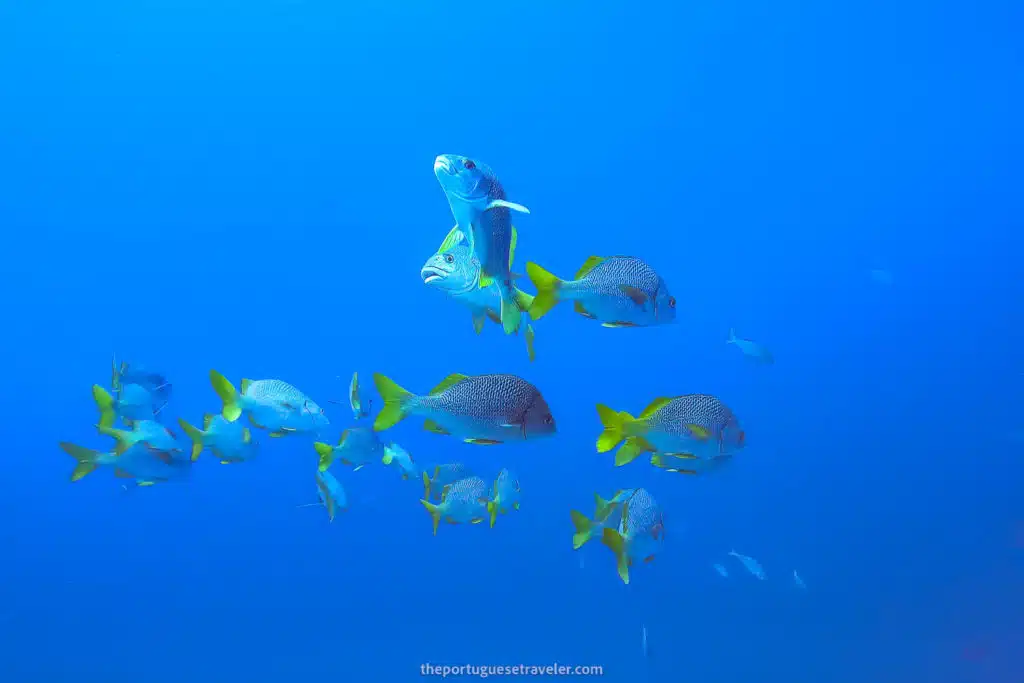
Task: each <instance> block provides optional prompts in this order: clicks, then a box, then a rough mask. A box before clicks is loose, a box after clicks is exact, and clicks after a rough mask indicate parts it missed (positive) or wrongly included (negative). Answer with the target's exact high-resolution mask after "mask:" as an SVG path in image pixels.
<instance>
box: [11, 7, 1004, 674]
mask: <svg viewBox="0 0 1024 683" xmlns="http://www.w3.org/2000/svg"><path fill="white" fill-rule="evenodd" d="M1022 25H1024V8H1022V6H1021V5H1020V4H1019V3H1011V2H980V3H966V2H959V3H952V2H938V3H936V2H922V1H918V0H911V1H903V2H898V3H883V2H878V1H877V0H867V1H866V2H864V1H860V2H850V1H848V0H841V1H840V2H829V3H802V2H792V1H788V0H784V1H783V2H775V3H754V2H733V1H728V0H727V1H726V2H715V3H623V2H607V3H584V2H537V1H536V0H534V1H532V2H518V3H479V2H477V3H469V2H453V1H447V2H429V3H428V2H410V1H409V0H405V1H401V2H398V1H385V0H382V1H378V2H373V3H370V2H322V1H317V2H303V1H301V0H291V1H284V0H275V1H270V0H252V1H250V2H227V1H223V2H210V1H206V2H195V1H192V0H179V1H176V2H168V1H157V0H149V1H140V0H133V1H132V2H114V1H110V0H98V1H97V2H92V3H85V2H47V1H45V0H42V1H40V2H34V3H24V2H16V1H13V0H7V1H6V2H2V3H0V226H2V229H3V234H4V246H3V247H2V248H0V292H2V296H3V300H4V306H5V309H6V310H5V315H4V322H3V331H2V334H0V349H2V351H3V354H2V359H3V362H4V370H3V378H4V379H3V385H4V391H2V392H0V408H2V413H0V414H2V419H0V432H2V435H3V450H4V456H3V459H4V462H5V466H4V468H3V475H2V479H0V481H2V484H0V492H2V495H0V548H2V555H0V557H2V561H0V654H2V657H0V679H2V680H4V681H11V682H12V683H13V682H17V683H22V682H24V683H35V682H37V681H48V682H49V681H97V682H98V681H104V682H108V683H118V682H119V681H132V682H133V683H134V682H145V683H163V682H169V681H181V680H189V681H193V682H195V683H201V682H202V683H205V682H207V681H211V682H212V681H225V680H247V681H258V682H263V681H268V682H269V681H288V680H298V679H300V678H301V677H314V676H316V677H321V676H332V677H334V679H335V680H344V681H381V682H384V681H388V682H390V681H395V682H403V681H414V680H419V678H420V674H419V667H420V665H421V664H422V663H426V662H431V663H434V664H461V663H473V664H516V663H523V664H538V665H546V664H549V663H552V662H555V661H557V662H560V663H563V664H570V665H576V664H583V665H601V666H603V667H604V669H605V675H604V677H603V680H606V681H609V682H612V681H614V682H616V683H618V682H625V681H629V682H634V681H658V682H662V681H664V682H673V683H674V682H677V681H683V680H685V681H694V682H701V683H703V682H708V683H714V682H733V681H751V682H752V681H767V680H771V681H776V680H777V681H787V683H804V682H806V683H810V682H812V681H813V682H815V683H818V682H828V683H847V682H851V683H852V682H854V681H857V682H860V681H866V680H870V681H877V682H882V683H885V682H888V681H929V682H935V683H960V682H971V683H973V682H975V681H977V682H983V681H984V682H987V681H992V682H996V683H1001V682H1007V683H1009V682H1012V681H1020V680H1024V655H1022V654H1021V653H1022V652H1024V610H1022V609H1021V607H1022V605H1024V538H1022V536H1024V527H1022V526H1021V525H1022V524H1024V522H1022V520H1024V504H1022V502H1021V495H1020V492H1021V488H1022V483H1024V465H1022V463H1021V453H1022V450H1024V417H1022V415H1021V404H1022V390H1021V383H1022V381H1024V355H1022V352H1021V348H1022V344H1024V334H1022V331H1021V330H1022V327H1021V312H1022V310H1024V308H1022V302H1024V278H1022V277H1021V275H1020V263H1019V261H1020V253H1021V246H1022V244H1021V242H1022V238H1021V227H1022V218H1024V197H1022V194H1021V191H1020V188H1021V179H1022V170H1024V169H1022V167H1021V161H1020V160H1021V155H1022V152H1024V134H1022V132H1021V128H1020V121H1021V120H1022V118H1021V117H1022V114H1024V106H1022V97H1024V95H1022V93H1024V90H1022V86H1024V70H1022V65H1024V54H1022V52H1024V47H1022V43H1021V41H1020V27H1021V26H1022ZM446 152H450V153H457V154H466V155H470V156H473V157H475V158H478V159H482V160H484V161H486V162H487V163H488V164H489V165H490V166H492V167H493V168H494V169H495V170H496V171H497V173H498V174H499V176H500V177H501V178H502V180H503V182H504V184H505V186H506V189H507V191H508V194H509V198H510V199H511V200H513V201H517V202H521V203H523V204H525V205H527V206H528V207H529V208H530V209H531V211H532V213H531V215H529V216H523V217H517V219H516V225H517V227H518V230H519V247H518V252H517V259H516V261H517V262H516V270H517V271H518V272H522V271H523V263H525V261H526V260H533V261H536V262H538V263H540V264H541V265H543V266H544V267H546V268H548V269H550V270H552V271H553V272H555V273H557V274H561V275H563V276H568V275H571V274H572V273H573V272H575V270H576V269H577V268H578V267H579V265H580V264H582V263H583V261H584V260H585V259H586V257H588V256H590V255H591V254H599V255H609V254H633V255H637V256H640V257H642V258H644V259H646V260H648V261H649V262H650V263H651V264H652V265H654V266H655V267H656V268H657V269H658V270H659V272H660V273H661V274H662V275H663V276H664V277H665V278H666V280H667V281H668V283H669V287H670V288H671V291H672V293H673V294H674V295H675V296H676V297H677V298H678V300H679V311H680V315H679V318H678V322H677V323H676V324H675V325H673V326H671V327H655V328H646V329H624V330H622V329H616V330H612V329H605V328H602V327H600V326H598V325H596V324H594V323H592V322H591V321H587V320H584V319H582V318H580V317H578V316H575V315H573V314H572V312H571V311H570V310H567V309H568V306H566V307H564V308H563V307H559V309H557V310H556V311H555V312H554V313H552V314H551V315H549V316H548V317H547V318H545V319H544V320H542V321H540V322H538V323H537V324H536V330H537V342H536V344H537V353H538V358H537V361H536V362H535V363H533V364H531V363H529V362H528V359H527V357H526V353H525V351H524V348H523V344H522V340H521V339H518V338H515V337H508V338H504V337H503V336H502V335H501V333H500V330H499V328H498V327H497V326H494V325H488V327H487V329H486V330H485V331H484V333H483V334H482V335H480V336H479V337H477V336H476V335H475V334H474V332H473V329H472V325H471V323H470V316H469V313H468V311H467V310H465V309H463V308H461V307H460V306H459V305H458V304H456V303H454V302H450V301H446V300H445V299H444V297H443V296H441V295H440V294H438V293H437V292H432V291H429V290H428V289H427V288H426V287H424V286H423V284H422V283H421V282H420V280H419V276H418V271H419V268H420V266H421V265H422V264H423V262H424V261H425V260H426V258H427V257H428V256H430V255H431V254H432V253H433V252H434V250H435V249H436V248H437V247H438V245H439V244H440V242H441V240H442V239H443V237H444V236H445V234H446V232H447V231H448V230H449V228H450V227H451V226H452V224H453V221H452V217H451V214H450V211H449V208H448V205H447V203H446V201H445V198H444V195H443V194H442V192H441V191H440V188H439V186H438V184H437V182H436V180H435V179H434V178H433V175H432V171H431V165H432V162H433V159H434V157H435V156H436V155H437V154H440V153H446ZM873 269H875V270H884V271H886V272H888V273H891V276H892V282H891V283H889V284H886V283H885V282H882V281H879V279H878V278H873V277H872V273H871V271H872V270H873ZM730 327H735V328H736V331H737V333H738V334H740V335H742V336H746V337H750V338H753V339H756V340H757V341H759V342H761V343H762V344H764V345H765V346H767V347H768V348H769V349H771V351H772V352H773V353H774V355H775V357H776V359H777V362H776V363H775V365H773V366H759V365H756V364H754V363H751V362H748V361H749V359H747V358H744V357H743V356H742V355H741V354H740V353H739V352H738V350H737V349H736V348H735V347H732V346H727V345H726V344H725V343H724V342H725V339H726V336H727V334H728V331H729V328H730ZM113 353H116V354H117V356H118V358H119V359H121V358H123V359H126V360H130V361H133V362H137V363H143V364H145V365H146V366H148V367H151V368H155V369H159V370H160V371H162V372H164V373H165V374H167V376H168V377H169V378H170V379H171V381H172V382H173V383H174V397H173V399H172V402H171V404H170V406H169V407H168V413H169V414H168V416H167V417H169V418H171V417H173V418H177V417H178V416H181V417H184V418H185V419H188V420H190V421H193V422H195V421H197V420H199V419H200V418H201V415H202V414H203V412H206V411H213V410H216V409H217V408H218V406H219V403H218V401H217V397H216V396H215V395H214V393H213V391H212V389H211V388H210V385H209V381H208V376H207V373H208V371H209V370H210V369H211V368H216V369H217V370H219V371H220V372H222V373H224V374H225V375H226V376H227V377H229V378H231V379H232V380H233V381H237V380H239V379H240V378H242V377H250V378H264V377H267V378H270V377H273V378H281V379H284V380H286V381H289V382H291V383H293V384H295V385H296V386H298V387H300V388H302V389H303V390H304V391H305V392H306V393H307V394H309V395H310V396H311V397H313V398H314V399H315V400H317V401H318V402H319V403H320V404H321V405H327V401H328V400H329V399H337V400H343V399H344V398H345V392H346V390H347V386H348V379H349V377H350V376H351V373H352V372H353V371H354V370H358V371H359V372H360V374H361V376H363V377H364V378H365V379H364V384H365V385H366V387H367V388H368V389H370V388H371V384H370V382H369V376H370V374H371V373H373V372H383V373H385V374H387V375H388V376H390V377H392V378H394V379H395V380H396V381H398V382H399V383H400V384H402V385H403V386H406V387H408V388H410V389H412V390H415V391H420V392H422V391H426V390H427V389H429V388H430V387H432V386H434V385H435V384H436V383H437V382H438V381H440V379H441V378H443V377H444V376H446V375H447V374H449V373H451V372H464V373H483V372H510V373H517V374H520V375H522V376H523V377H525V378H527V379H529V380H530V381H532V382H534V383H535V384H536V385H537V386H538V387H539V388H540V389H541V390H542V391H543V393H544V395H545V396H546V398H547V400H548V402H549V403H550V405H551V407H552V409H553V411H554V414H555V417H556V419H557V421H558V427H559V434H558V435H557V437H555V438H553V439H550V440H544V441H536V442H528V443H526V444H510V445H503V446H497V447H493V448H479V447H474V446H469V445H465V444H462V443H459V442H457V441H455V440H453V439H448V438H445V437H441V436H436V435H433V434H428V433H426V432H423V431H422V430H421V429H420V428H419V426H418V425H417V424H416V423H415V422H414V421H408V423H403V424H402V425H400V426H398V427H396V428H395V429H394V430H392V431H391V432H388V435H389V437H390V438H392V439H394V440H396V441H397V442H399V443H400V444H402V445H403V446H404V447H405V448H406V449H408V450H409V451H410V452H411V453H412V455H413V457H414V458H415V460H416V461H417V462H418V463H420V464H424V463H442V462H451V461H455V460H462V461H464V462H466V463H467V464H470V465H471V466H473V468H474V469H475V470H477V471H478V473H480V474H482V475H483V476H485V478H489V477H493V476H494V474H496V473H497V471H498V469H499V468H501V467H503V466H504V467H509V468H511V469H512V470H513V471H514V472H515V473H516V474H517V475H518V477H519V479H520V481H521V482H522V486H523V496H524V498H523V506H522V510H521V511H519V512H518V513H514V514H510V515H508V516H505V517H501V518H500V519H499V520H498V524H497V525H496V526H495V528H494V529H488V528H487V527H486V525H480V526H472V527H469V526H458V527H455V526H447V525H442V528H441V529H440V530H439V533H438V535H437V536H436V537H432V536H431V533H430V518H429V516H428V515H427V514H426V513H425V512H424V511H423V509H422V508H421V506H420V505H419V503H418V502H417V501H418V498H419V497H420V496H421V495H422V486H421V485H420V484H419V483H417V482H415V481H410V482H404V481H401V480H400V479H399V478H398V476H397V474H396V473H395V472H394V471H391V470H386V469H384V468H383V467H368V468H366V469H364V470H361V471H359V472H354V473H353V472H351V471H346V470H343V471H341V472H340V474H339V475H338V476H339V478H341V481H342V483H343V484H344V486H345V487H346V489H347V491H348V494H349V497H350V499H351V501H352V504H351V510H350V511H348V512H346V513H344V514H341V515H339V517H338V518H337V519H336V520H335V521H334V523H333V524H331V523H328V521H327V518H326V515H325V514H323V511H322V510H316V509H296V507H295V506H296V505H301V504H304V503H309V502H313V501H315V500H316V498H315V495H316V490H315V488H314V482H313V472H314V469H313V467H314V462H315V461H314V458H315V455H314V453H313V451H312V448H311V446H310V443H309V441H310V439H309V438H308V437H294V438H286V439H280V440H273V441H272V442H271V440H269V439H266V438H265V437H264V438H263V439H262V442H263V452H262V454H261V458H260V460H259V461H256V462H252V463H246V464H244V465H238V466H230V467H222V466H219V465H217V464H216V463H215V461H214V460H213V459H212V458H209V459H208V457H206V456H204V458H202V459H201V460H200V462H199V463H198V464H197V465H196V466H195V469H194V471H193V472H192V476H191V480H190V481H189V482H187V483H170V484H166V485H158V486H155V487H152V488H148V489H138V490H131V491H129V492H127V493H125V492H124V491H122V490H121V487H120V486H119V482H117V481H116V480H114V479H113V478H112V477H111V476H110V474H109V472H106V471H100V472H97V473H96V474H93V475H91V476H89V477H87V478H86V479H84V480H82V481H80V482H77V483H75V484H71V483H69V482H68V475H69V474H70V471H71V469H72V467H73V465H74V462H73V461H72V460H71V458H68V457H67V456H66V455H65V454H64V453H62V452H61V451H60V450H59V449H58V448H57V442H58V441H61V440H67V441H74V442H76V443H80V444H82V445H84V446H88V447H92V448H104V447H106V446H107V442H108V440H107V439H105V438H104V437H101V436H99V435H97V434H96V433H95V430H94V429H93V424H94V423H95V421H96V411H95V407H94V405H93V403H92V400H91V397H90V394H89V387H90V385H91V384H93V383H94V382H100V383H106V382H108V381H109V380H108V378H109V363H110V358H111V355H112V354H113ZM689 392H707V393H714V394H716V395H718V396H720V397H721V398H722V399H723V400H724V401H725V402H726V403H727V404H728V405H729V406H730V407H731V408H732V409H733V410H734V411H735V412H736V413H737V415H738V416H739V418H740V420H741V421H742V423H743V426H744V428H745V430H746V433H747V442H748V446H747V448H746V449H745V451H743V452H742V453H741V454H740V455H739V456H738V457H737V458H736V460H735V462H734V463H732V465H731V466H730V467H729V468H728V469H726V470H723V471H722V472H718V473H715V474H714V475H713V476H708V477H703V478H687V477H681V476H674V475H672V474H669V473H666V472H661V471H658V470H655V469H654V468H651V467H649V466H647V465H646V464H645V463H644V462H642V461H638V462H636V463H633V464H632V465H630V466H627V467H622V468H615V467H613V466H612V458H611V456H610V455H598V454H597V453H596V452H595V451H594V439H595V438H596V436H597V434H598V433H599V431H600V425H599V422H598V420H597V416H596V412H595V410H594V404H595V403H596V402H606V403H608V404H610V405H612V406H614V407H616V408H618V409H623V410H631V411H639V410H640V409H642V407H643V406H645V405H646V404H647V403H648V402H649V401H650V400H651V399H653V398H654V397H656V396H660V395H675V394H681V393H689ZM375 405H378V406H379V399H376V401H375ZM327 410H328V414H329V416H330V418H331V420H332V425H331V428H330V429H329V430H327V433H326V434H325V435H324V436H325V437H326V440H329V441H332V442H333V441H334V440H335V439H336V438H337V435H338V432H340V430H341V429H343V428H345V427H347V426H351V424H352V419H351V414H350V412H349V411H348V409H347V407H346V406H335V405H327ZM169 424H173V423H172V422H169ZM635 486H644V487H647V488H648V489H649V490H650V491H651V492H652V493H653V495H654V496H655V497H656V498H657V499H658V500H659V502H660V503H661V505H662V507H663V508H664V510H665V515H666V528H667V542H666V547H665V550H664V552H662V553H661V554H660V555H659V556H658V557H657V559H656V560H655V561H654V562H653V563H652V564H650V565H649V566H641V567H638V568H635V569H634V571H633V572H632V575H633V580H632V582H631V584H630V585H629V586H625V585H623V584H622V583H621V582H620V581H619V580H618V578H617V577H616V575H615V571H614V562H613V557H612V555H611V553H609V552H608V551H607V550H606V549H605V548H603V547H601V546H600V544H599V543H592V544H589V545H587V546H586V547H585V548H583V549H582V550H581V551H580V553H582V554H583V555H584V559H585V562H583V564H582V566H581V561H580V557H579V553H574V552H573V551H572V548H571V544H570V538H569V537H570V534H571V533H572V526H571V524H570V521H569V510H570V509H579V510H581V511H583V512H584V513H586V514H590V513H591V512H592V505H593V493H594V492H595V491H597V492H601V493H602V495H605V496H608V495H611V494H612V493H613V492H614V491H615V490H616V489H619V488H624V487H635ZM733 548H735V549H736V550H737V551H739V552H741V553H745V554H748V555H752V556H754V557H756V558H757V559H759V560H760V561H761V562H762V564H763V565H764V567H765V570H766V572H767V575H768V579H767V581H764V582H759V581H757V580H756V579H754V578H753V577H751V576H749V575H746V574H745V573H743V572H742V571H741V570H740V568H739V566H738V565H736V564H729V563H728V562H727V561H725V563H726V564H728V566H729V567H730V569H731V570H732V574H731V576H730V577H729V578H728V579H722V578H721V577H719V576H718V575H717V574H716V573H715V572H714V570H713V569H712V568H711V564H712V563H713V562H723V561H724V560H723V558H724V556H725V553H727V552H728V551H729V550H731V549H733ZM794 569H796V570H798V571H799V572H800V575H801V576H802V577H803V579H804V580H805V581H806V583H807V590H806V591H800V590H798V589H796V588H795V587H794V586H793V584H792V583H791V579H790V577H791V574H792V571H793V570H794ZM644 626H646V629H647V633H648V640H649V652H648V656H646V657H645V656H644V654H643V652H642V650H641V629H642V628H643V627H644Z"/></svg>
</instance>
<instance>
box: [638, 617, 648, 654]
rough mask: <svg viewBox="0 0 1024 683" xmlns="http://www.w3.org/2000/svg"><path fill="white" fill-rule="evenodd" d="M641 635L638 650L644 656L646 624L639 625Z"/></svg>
mask: <svg viewBox="0 0 1024 683" xmlns="http://www.w3.org/2000/svg"><path fill="white" fill-rule="evenodd" d="M640 629H641V636H640V650H641V651H642V652H643V653H644V657H646V656H647V626H645V625H644V624H641V625H640Z"/></svg>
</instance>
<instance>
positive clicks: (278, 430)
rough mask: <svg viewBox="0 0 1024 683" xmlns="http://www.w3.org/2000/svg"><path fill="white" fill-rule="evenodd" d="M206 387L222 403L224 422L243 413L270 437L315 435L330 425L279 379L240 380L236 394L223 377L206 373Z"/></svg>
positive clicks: (318, 410) (306, 399)
mask: <svg viewBox="0 0 1024 683" xmlns="http://www.w3.org/2000/svg"><path fill="white" fill-rule="evenodd" d="M210 383H211V384H212V385H213V389H214V391H216V392H217V395H218V396H219V397H220V399H221V401H223V403H224V408H223V410H222V411H221V414H222V415H223V416H224V419H226V420H227V421H228V422H234V421H235V420H237V419H238V418H239V417H241V415H242V413H247V414H248V415H249V420H250V422H252V423H253V424H254V425H255V426H256V427H259V428H261V429H269V430H271V434H270V436H284V435H285V434H289V433H293V432H308V431H316V430H318V429H320V428H322V427H326V426H327V425H329V424H330V421H329V420H328V419H327V416H326V415H324V409H323V408H321V407H320V406H319V405H317V404H316V402H315V401H313V400H311V399H310V398H309V397H308V396H306V395H305V394H304V393H302V392H301V391H299V390H298V389H296V388H295V387H293V386H292V385H291V384H288V383H287V382H284V381H281V380H279V379H258V380H249V379H243V380H242V390H241V392H239V391H237V390H236V389H235V387H234V385H232V384H231V382H229V381H228V380H227V378H225V377H224V375H222V374H220V373H219V372H217V371H216V370H210Z"/></svg>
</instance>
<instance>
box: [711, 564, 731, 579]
mask: <svg viewBox="0 0 1024 683" xmlns="http://www.w3.org/2000/svg"><path fill="white" fill-rule="evenodd" d="M711 566H712V567H714V568H715V571H716V572H718V573H719V574H720V575H722V576H724V577H726V578H728V577H729V570H728V569H726V568H725V567H723V566H722V565H720V564H718V563H717V562H716V563H715V564H713V565H711Z"/></svg>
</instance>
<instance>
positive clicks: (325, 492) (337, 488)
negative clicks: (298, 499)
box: [296, 472, 348, 522]
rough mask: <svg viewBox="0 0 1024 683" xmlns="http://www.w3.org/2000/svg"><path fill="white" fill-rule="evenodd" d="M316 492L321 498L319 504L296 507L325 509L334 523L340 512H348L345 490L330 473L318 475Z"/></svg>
mask: <svg viewBox="0 0 1024 683" xmlns="http://www.w3.org/2000/svg"><path fill="white" fill-rule="evenodd" d="M316 492H317V495H318V496H320V502H319V503H307V504H305V505H298V506H296V507H300V508H305V507H323V508H324V509H326V510H327V517H328V519H329V520H330V521H331V522H333V521H334V516H335V514H336V513H337V512H338V511H341V512H345V511H346V510H348V497H347V496H346V495H345V489H344V487H343V486H342V485H341V482H340V481H338V480H337V479H336V478H335V476H334V475H333V474H331V473H330V472H317V473H316Z"/></svg>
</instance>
